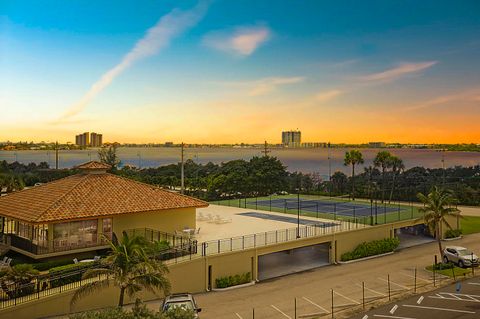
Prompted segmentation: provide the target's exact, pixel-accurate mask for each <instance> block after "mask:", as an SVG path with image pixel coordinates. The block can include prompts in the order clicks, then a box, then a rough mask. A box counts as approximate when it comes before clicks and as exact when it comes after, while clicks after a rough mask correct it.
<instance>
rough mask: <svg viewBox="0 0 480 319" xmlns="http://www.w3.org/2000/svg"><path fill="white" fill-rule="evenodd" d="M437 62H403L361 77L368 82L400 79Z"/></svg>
mask: <svg viewBox="0 0 480 319" xmlns="http://www.w3.org/2000/svg"><path fill="white" fill-rule="evenodd" d="M435 64H437V61H426V62H419V63H411V62H408V63H402V64H400V65H398V66H397V67H394V68H391V69H388V70H385V71H382V72H378V73H373V74H368V75H364V76H361V77H360V78H359V79H360V80H362V81H366V82H388V81H392V80H395V79H398V78H400V77H402V76H404V75H407V74H411V73H416V72H420V71H422V70H425V69H428V68H430V67H432V66H434V65H435Z"/></svg>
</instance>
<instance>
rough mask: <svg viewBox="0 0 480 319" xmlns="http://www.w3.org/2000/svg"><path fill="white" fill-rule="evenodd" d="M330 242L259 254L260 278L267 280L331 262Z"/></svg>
mask: <svg viewBox="0 0 480 319" xmlns="http://www.w3.org/2000/svg"><path fill="white" fill-rule="evenodd" d="M329 250H330V243H324V244H317V245H312V246H306V247H301V248H295V249H290V250H283V251H280V252H276V253H271V254H267V255H262V256H258V279H259V280H265V279H270V278H275V277H279V276H283V275H288V274H293V273H296V272H300V271H304V270H309V269H313V268H317V267H321V266H326V265H329V264H330V255H329Z"/></svg>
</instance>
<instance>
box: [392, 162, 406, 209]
mask: <svg viewBox="0 0 480 319" xmlns="http://www.w3.org/2000/svg"><path fill="white" fill-rule="evenodd" d="M390 167H391V168H392V173H393V177H392V178H393V180H392V189H391V190H390V198H389V200H388V202H389V203H390V202H391V201H392V197H393V190H394V188H395V179H396V178H397V175H398V174H400V173H401V172H402V171H403V170H404V169H405V165H404V164H403V161H402V159H401V158H400V157H397V156H392V157H390Z"/></svg>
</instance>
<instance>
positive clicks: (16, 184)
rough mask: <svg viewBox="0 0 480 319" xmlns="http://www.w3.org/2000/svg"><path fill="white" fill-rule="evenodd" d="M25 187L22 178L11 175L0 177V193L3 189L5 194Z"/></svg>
mask: <svg viewBox="0 0 480 319" xmlns="http://www.w3.org/2000/svg"><path fill="white" fill-rule="evenodd" d="M24 187H25V183H24V182H23V180H22V178H20V177H19V176H16V175H13V174H2V175H0V193H1V190H2V189H3V188H5V191H6V192H7V193H11V192H14V191H19V190H22V189H23V188H24Z"/></svg>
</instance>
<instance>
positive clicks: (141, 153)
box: [0, 147, 480, 176]
mask: <svg viewBox="0 0 480 319" xmlns="http://www.w3.org/2000/svg"><path fill="white" fill-rule="evenodd" d="M261 151H262V150H261V149H259V148H186V149H185V156H186V159H192V160H194V161H195V162H197V163H203V164H205V163H208V162H214V163H221V162H226V161H230V160H233V159H247V160H248V159H250V158H252V157H253V156H260V155H262V153H261ZM345 151H347V149H339V148H336V149H331V150H330V157H331V160H330V163H331V171H332V173H333V172H335V171H343V172H345V173H347V172H349V168H347V167H345V166H344V165H343V157H344V155H345ZM378 151H379V150H378V149H361V152H362V153H363V157H364V159H365V164H364V166H365V165H366V166H368V165H372V161H373V158H374V157H375V155H376V153H377V152H378ZM389 151H390V152H391V153H392V154H394V155H396V156H399V157H400V158H402V159H403V161H404V163H405V166H406V167H407V168H410V167H414V166H423V167H428V168H441V167H442V152H438V151H435V150H413V149H391V150H389ZM118 155H119V157H120V159H121V161H122V164H123V165H127V164H128V165H134V166H137V167H157V166H160V165H165V164H171V163H176V162H179V161H180V148H176V147H156V148H140V147H139V148H119V149H118ZM270 155H272V156H276V157H277V158H278V159H280V160H281V161H282V162H283V163H284V164H285V165H286V166H287V167H288V170H289V171H301V172H305V173H308V172H317V173H320V174H321V175H323V176H328V174H329V165H328V163H329V161H328V149H325V148H311V149H272V150H271V153H270ZM444 156H445V166H446V167H451V166H456V165H463V166H472V165H479V164H480V153H478V152H446V153H445V154H444ZM97 159H98V156H97V150H95V149H91V150H73V151H60V152H59V167H60V168H69V167H72V166H75V165H78V164H81V163H84V162H87V161H89V160H97ZM0 160H7V161H14V160H18V161H19V162H22V163H30V162H35V163H40V162H48V163H49V164H50V166H51V167H54V166H55V153H54V152H52V151H16V152H14V151H0ZM359 171H361V170H359Z"/></svg>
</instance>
